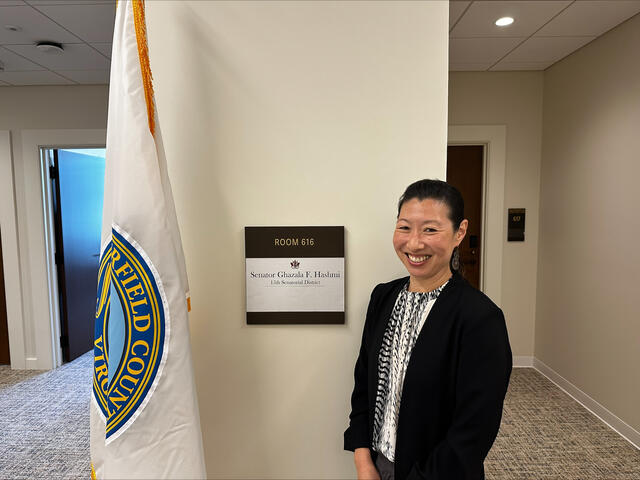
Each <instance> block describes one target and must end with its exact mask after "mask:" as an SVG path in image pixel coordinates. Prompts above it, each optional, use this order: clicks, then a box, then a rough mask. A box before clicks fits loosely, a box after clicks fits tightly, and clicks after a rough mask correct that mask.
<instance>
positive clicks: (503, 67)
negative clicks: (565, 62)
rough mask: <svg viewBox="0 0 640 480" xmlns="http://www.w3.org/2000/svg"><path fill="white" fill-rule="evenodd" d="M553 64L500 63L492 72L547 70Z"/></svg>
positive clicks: (492, 68)
mask: <svg viewBox="0 0 640 480" xmlns="http://www.w3.org/2000/svg"><path fill="white" fill-rule="evenodd" d="M552 64H553V62H521V63H517V62H513V63H510V62H504V61H502V62H500V63H498V64H497V65H494V66H493V67H491V69H490V70H491V71H492V72H505V71H513V70H545V69H546V68H548V67H550V66H551V65H552Z"/></svg>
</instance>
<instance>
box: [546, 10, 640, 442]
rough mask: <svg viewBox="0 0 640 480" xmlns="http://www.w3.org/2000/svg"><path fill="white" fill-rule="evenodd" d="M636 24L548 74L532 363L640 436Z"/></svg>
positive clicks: (639, 69)
mask: <svg viewBox="0 0 640 480" xmlns="http://www.w3.org/2000/svg"><path fill="white" fill-rule="evenodd" d="M639 50H640V16H636V17H635V18H633V19H631V20H629V21H627V22H626V23H624V24H622V25H621V26H619V27H617V28H616V29H615V30H613V31H611V32H609V33H607V34H606V35H604V36H603V37H601V38H599V39H597V40H595V41H594V42H592V43H591V44H589V45H587V46H586V47H584V48H583V49H581V50H579V51H578V52H577V53H575V54H573V55H571V56H570V57H568V58H566V59H565V60H563V61H562V62H560V63H558V64H557V65H555V66H553V67H551V68H550V69H549V70H547V71H546V74H545V88H544V131H543V139H544V141H543V154H542V182H541V184H542V188H541V225H540V257H539V277H538V299H537V316H536V336H535V340H536V357H537V358H538V359H540V360H541V361H542V362H544V363H545V364H547V365H548V366H549V367H551V368H552V369H553V370H555V371H556V372H558V373H559V374H560V375H562V376H563V377H565V378H566V379H568V380H569V381H570V382H572V383H573V384H574V385H576V386H577V387H578V388H579V389H581V390H582V391H584V392H585V393H586V394H587V395H589V396H590V397H592V398H593V399H594V400H596V401H597V402H599V403H601V404H602V405H603V406H604V407H605V408H607V409H608V410H610V411H611V412H612V413H613V414H615V415H617V416H618V417H620V418H621V419H622V420H623V421H625V422H626V423H627V424H629V425H630V426H631V427H633V428H635V429H636V430H640V409H639V408H638V405H639V404H640V375H639V374H638V371H639V370H638V365H640V349H639V348H638V339H639V338H640V322H639V321H638V320H639V319H640V304H638V301H637V300H638V292H639V290H638V279H639V278H640V253H639V252H640V250H639V249H638V247H637V244H636V241H637V239H638V238H640V215H638V212H637V207H638V203H639V199H638V178H640V162H639V161H638V158H639V152H640V134H639V132H640V130H639V128H640V63H639V62H638V51H639Z"/></svg>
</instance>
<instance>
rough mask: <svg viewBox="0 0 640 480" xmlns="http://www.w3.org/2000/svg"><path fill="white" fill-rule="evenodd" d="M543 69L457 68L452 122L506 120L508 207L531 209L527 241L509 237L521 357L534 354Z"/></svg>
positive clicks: (505, 296) (507, 259)
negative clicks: (532, 70) (508, 70)
mask: <svg viewBox="0 0 640 480" xmlns="http://www.w3.org/2000/svg"><path fill="white" fill-rule="evenodd" d="M543 80H544V73H543V72H489V73H487V72H477V73H476V72H451V73H450V75H449V125H506V130H507V140H506V144H507V148H506V172H505V185H504V189H505V192H504V201H505V210H504V212H502V213H501V215H502V217H503V218H504V219H505V220H506V214H507V212H506V209H507V208H526V209H527V217H526V233H525V241H524V242H507V241H506V231H505V239H504V242H503V258H502V305H501V307H502V309H503V310H504V313H505V317H506V320H507V326H508V329H509V338H510V341H511V348H512V350H513V354H514V355H515V356H526V357H531V356H533V348H534V345H533V339H534V329H535V297H536V271H537V261H538V258H537V255H538V203H539V188H540V183H539V182H540V146H541V141H542V90H543Z"/></svg>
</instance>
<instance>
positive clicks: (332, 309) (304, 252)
mask: <svg viewBox="0 0 640 480" xmlns="http://www.w3.org/2000/svg"><path fill="white" fill-rule="evenodd" d="M244 232H245V265H246V288H247V323H248V324H250V325H255V324H342V323H344V227H245V230H244Z"/></svg>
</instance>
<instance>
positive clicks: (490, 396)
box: [408, 306, 512, 480]
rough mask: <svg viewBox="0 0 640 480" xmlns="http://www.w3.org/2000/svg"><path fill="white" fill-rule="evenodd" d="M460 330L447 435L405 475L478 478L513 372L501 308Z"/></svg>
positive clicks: (433, 478)
mask: <svg viewBox="0 0 640 480" xmlns="http://www.w3.org/2000/svg"><path fill="white" fill-rule="evenodd" d="M467 327H468V328H466V329H465V331H463V333H462V338H461V348H460V354H459V358H458V362H459V363H458V370H457V373H458V375H457V380H456V398H455V407H454V418H453V422H452V425H451V427H450V428H449V430H448V431H447V434H446V436H445V439H444V440H443V441H442V442H440V443H439V444H438V445H437V446H436V447H435V448H434V449H433V450H432V451H431V453H430V455H429V456H428V457H427V459H426V460H425V461H422V462H417V463H416V464H415V465H414V467H413V469H412V470H411V472H410V474H409V477H408V479H411V480H414V479H427V480H454V479H455V480H479V479H482V478H484V466H483V462H484V459H485V457H486V456H487V454H488V453H489V450H490V448H491V445H493V442H494V440H495V438H496V436H497V435H498V430H499V428H500V420H501V418H502V406H503V402H504V397H505V395H506V392H507V387H508V385H509V376H510V375H511V368H512V356H511V348H510V346H509V338H508V335H507V328H506V325H505V321H504V315H503V314H502V311H501V310H500V309H499V308H498V307H495V306H493V308H492V309H491V311H490V312H489V313H487V314H485V315H481V316H479V318H477V319H475V320H473V321H470V322H469V323H468V325H467Z"/></svg>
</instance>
